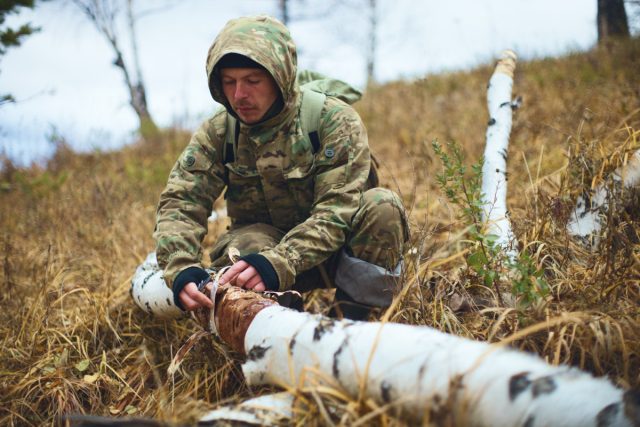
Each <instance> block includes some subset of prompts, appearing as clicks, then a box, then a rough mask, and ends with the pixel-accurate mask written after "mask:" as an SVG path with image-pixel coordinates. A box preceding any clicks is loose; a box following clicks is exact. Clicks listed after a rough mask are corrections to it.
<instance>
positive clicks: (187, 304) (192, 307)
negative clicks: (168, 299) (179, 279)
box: [178, 292, 200, 311]
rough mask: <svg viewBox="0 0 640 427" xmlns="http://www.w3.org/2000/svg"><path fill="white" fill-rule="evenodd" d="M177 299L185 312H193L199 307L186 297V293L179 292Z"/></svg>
mask: <svg viewBox="0 0 640 427" xmlns="http://www.w3.org/2000/svg"><path fill="white" fill-rule="evenodd" d="M178 298H179V299H180V302H181V303H182V306H183V307H184V309H185V310H187V311H193V310H195V309H196V308H198V307H199V306H200V305H199V304H198V303H197V302H195V301H194V300H193V299H192V298H191V297H190V296H189V295H187V293H186V292H180V295H179V296H178Z"/></svg>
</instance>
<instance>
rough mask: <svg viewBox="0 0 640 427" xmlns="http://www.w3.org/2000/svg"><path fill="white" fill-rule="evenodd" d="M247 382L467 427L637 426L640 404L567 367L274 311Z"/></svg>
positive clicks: (445, 339)
mask: <svg viewBox="0 0 640 427" xmlns="http://www.w3.org/2000/svg"><path fill="white" fill-rule="evenodd" d="M244 343H245V351H246V353H247V356H248V360H247V362H246V363H245V364H244V365H243V367H242V369H243V372H244V375H245V377H246V380H247V383H248V384H250V385H257V384H274V385H278V386H281V387H291V388H294V389H295V388H296V387H305V386H306V387H309V386H314V385H315V386H317V385H318V384H322V383H325V385H329V386H334V387H338V388H341V389H343V390H344V391H346V392H347V393H348V394H349V395H350V396H352V397H353V398H354V399H357V398H358V396H360V397H361V398H363V399H367V398H371V399H373V400H374V401H376V402H377V403H378V404H379V405H389V406H390V407H391V408H392V411H393V412H395V413H397V414H399V416H401V417H404V418H406V419H409V420H411V421H412V422H425V421H427V420H431V421H432V422H434V421H435V422H436V424H437V418H438V417H439V416H440V415H441V414H443V413H446V414H448V416H449V418H448V419H452V420H453V424H454V425H459V426H528V427H535V426H556V425H557V426H576V427H577V426H580V427H585V426H594V427H596V426H637V425H639V424H638V423H640V396H638V394H637V392H635V393H634V392H626V393H625V392H623V391H622V390H620V389H618V388H616V387H614V386H613V385H612V384H611V383H610V382H609V381H607V380H605V379H598V378H594V377H592V376H591V375H589V374H587V373H584V372H581V371H579V370H577V369H574V368H570V367H566V366H550V365H548V364H547V363H545V362H543V361H542V360H541V359H540V358H538V357H535V356H532V355H529V354H525V353H522V352H518V351H514V350H509V349H505V348H499V347H495V346H493V347H492V346H490V345H489V344H486V343H481V342H476V341H472V340H468V339H463V338H460V337H455V336H452V335H448V334H444V333H442V332H439V331H436V330H434V329H431V328H428V327H420V326H410V325H400V324H391V323H387V324H382V323H366V322H351V321H335V320H332V319H328V318H326V317H322V316H317V315H311V314H308V313H299V312H295V311H292V310H289V309H286V308H283V307H279V306H271V307H267V308H264V309H263V310H261V311H260V312H258V314H257V315H256V316H255V318H254V320H253V322H252V323H251V324H250V326H249V328H248V330H247V333H246V336H245V341H244Z"/></svg>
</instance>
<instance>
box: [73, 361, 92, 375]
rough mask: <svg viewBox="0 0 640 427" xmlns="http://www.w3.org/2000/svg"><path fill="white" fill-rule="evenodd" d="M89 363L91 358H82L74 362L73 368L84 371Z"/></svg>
mask: <svg viewBox="0 0 640 427" xmlns="http://www.w3.org/2000/svg"><path fill="white" fill-rule="evenodd" d="M90 364H91V360H89V359H84V360H81V361H80V362H78V363H76V365H75V368H76V369H77V370H78V371H79V372H84V371H86V370H87V368H88V367H89V365H90Z"/></svg>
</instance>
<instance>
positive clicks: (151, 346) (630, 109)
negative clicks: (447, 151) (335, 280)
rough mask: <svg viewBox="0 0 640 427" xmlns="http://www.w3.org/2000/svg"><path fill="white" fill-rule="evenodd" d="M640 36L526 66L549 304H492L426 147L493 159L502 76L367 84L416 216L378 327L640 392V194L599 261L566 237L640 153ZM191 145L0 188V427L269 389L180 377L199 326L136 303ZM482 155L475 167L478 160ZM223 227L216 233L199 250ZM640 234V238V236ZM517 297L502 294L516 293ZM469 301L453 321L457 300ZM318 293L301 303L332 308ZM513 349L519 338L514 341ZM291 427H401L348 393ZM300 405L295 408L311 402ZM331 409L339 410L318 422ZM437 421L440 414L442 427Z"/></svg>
mask: <svg viewBox="0 0 640 427" xmlns="http://www.w3.org/2000/svg"><path fill="white" fill-rule="evenodd" d="M638 69H640V41H639V40H634V41H632V42H630V43H628V44H625V45H619V46H612V47H611V48H610V50H609V51H608V52H607V51H601V50H595V51H593V52H589V53H586V54H579V55H577V54H576V55H572V56H569V57H567V58H563V59H559V60H556V59H548V60H541V61H535V62H531V63H524V64H520V66H519V69H518V70H517V72H516V73H517V77H516V81H515V85H514V92H515V94H518V95H522V96H523V97H524V106H523V108H522V109H521V110H520V111H518V112H517V113H516V115H515V117H514V127H513V132H512V138H511V141H512V143H511V147H510V154H509V156H510V161H509V178H510V180H509V185H510V188H509V200H508V203H509V206H510V209H511V212H512V220H513V224H514V228H515V232H516V234H517V236H518V238H519V240H520V242H521V243H522V244H523V245H524V246H526V248H527V250H528V252H529V253H530V254H531V256H532V258H533V260H534V262H535V263H536V264H537V265H538V266H540V267H543V268H544V271H545V278H546V280H547V282H548V284H549V286H550V289H551V292H550V295H549V296H548V297H547V298H546V299H545V300H542V301H539V302H538V303H536V304H533V305H530V306H528V307H523V306H522V305H519V304H518V303H517V301H515V300H514V299H509V300H508V301H507V302H506V303H505V304H504V305H502V306H498V305H497V304H495V303H494V302H493V301H495V298H494V296H493V294H492V291H491V290H490V289H487V288H485V287H484V286H482V285H481V284H480V283H479V280H478V278H477V277H475V275H474V274H473V273H472V272H470V271H469V269H467V268H466V264H465V260H464V252H463V251H464V249H465V247H467V246H466V245H467V244H466V243H465V242H464V239H463V236H464V233H463V232H464V228H465V224H462V223H460V221H459V220H458V213H457V211H456V208H455V207H453V206H450V205H448V204H447V203H446V201H445V200H444V197H443V196H442V194H441V192H440V191H439V190H438V188H437V185H436V181H435V179H434V176H435V173H436V172H438V171H439V170H440V168H441V165H440V163H439V161H438V159H435V158H434V153H433V150H432V149H431V146H430V142H431V141H432V140H433V139H438V140H440V141H452V140H453V141H456V142H457V143H458V144H459V145H460V146H461V147H462V149H463V151H464V152H465V153H466V155H467V157H468V159H472V160H474V161H475V160H477V159H478V158H479V157H480V155H481V154H482V151H483V149H484V133H485V129H486V122H487V120H488V117H487V113H486V105H485V96H486V83H487V81H488V79H489V77H490V75H491V71H492V70H491V67H488V66H487V67H482V68H480V69H478V70H475V71H473V72H469V73H456V74H450V75H441V76H428V77H427V78H425V79H423V80H419V81H416V82H410V83H409V82H399V83H392V84H388V85H385V86H381V87H376V88H372V89H371V90H370V91H369V93H368V95H367V96H366V99H365V100H363V101H362V102H360V103H359V104H358V105H357V108H358V109H359V111H360V112H361V114H362V116H363V118H364V120H365V121H366V123H367V124H368V128H369V135H370V141H371V145H372V147H373V149H374V151H375V153H376V154H377V156H378V158H379V159H383V173H382V175H383V182H385V183H386V184H387V185H388V186H390V187H391V188H394V189H397V190H398V191H399V192H400V193H401V194H402V196H403V198H404V200H405V202H406V204H407V206H408V207H409V208H410V210H411V220H412V227H413V231H414V245H413V246H414V247H415V248H416V249H415V250H414V251H412V252H410V253H409V254H408V256H407V261H408V262H407V265H408V272H407V278H406V289H405V292H404V293H403V294H402V297H401V300H400V303H399V304H398V305H397V307H396V308H395V309H394V310H393V311H392V312H388V313H387V317H388V318H389V319H390V320H392V321H398V322H403V323H410V324H419V325H430V326H433V327H436V328H438V329H440V330H443V331H446V332H450V333H454V334H457V335H462V336H467V337H473V338H477V339H481V340H488V341H491V342H497V341H501V340H505V339H511V340H512V341H513V343H512V344H513V345H515V346H517V347H519V348H523V349H526V350H530V351H533V352H536V353H538V354H540V355H541V356H542V357H544V358H545V359H547V360H548V361H549V362H551V363H570V364H572V365H576V366H580V367H581V368H583V369H586V370H588V371H591V372H593V373H594V374H596V375H607V376H609V377H610V378H611V379H612V380H613V381H614V382H616V383H617V384H619V385H621V386H623V387H639V386H640V374H639V373H640V246H639V245H638V241H637V239H636V238H634V233H629V231H634V232H637V230H638V228H639V227H638V212H639V210H640V209H639V208H638V206H639V205H640V204H639V203H638V195H637V193H636V194H632V195H629V198H628V202H629V205H628V208H627V209H626V210H621V213H620V214H619V215H616V216H615V218H611V220H610V221H609V223H608V226H607V228H606V230H605V233H604V236H603V241H602V244H601V246H600V248H599V250H598V251H597V252H595V253H592V252H590V251H588V250H586V249H584V248H583V247H582V246H580V245H578V244H577V243H576V242H573V241H572V240H571V239H570V238H569V237H568V236H567V233H566V231H565V224H566V220H567V216H568V213H569V212H570V211H571V209H572V205H573V203H574V201H575V198H576V197H577V195H578V194H579V193H580V192H581V191H582V189H583V188H585V187H589V186H592V185H596V184H597V183H598V182H601V181H602V179H603V178H604V177H605V176H606V174H607V173H608V172H610V171H611V170H613V169H615V168H616V167H617V166H619V165H620V164H621V162H622V161H623V159H624V156H625V155H626V154H628V153H629V152H631V151H632V150H635V149H638V148H640V135H639V133H638V129H640V112H639V111H638V109H639V108H640V75H638V73H637V70H638ZM187 140H188V135H186V134H185V133H184V132H177V131H176V132H167V133H165V134H163V136H162V137H161V138H159V139H158V140H157V141H152V142H147V143H145V144H142V143H141V144H137V145H135V146H132V147H128V148H126V149H124V150H122V151H119V152H115V153H108V154H104V153H102V154H97V153H96V154H86V155H79V154H76V153H73V152H71V151H70V150H68V149H66V148H65V147H64V146H61V147H60V149H59V150H58V152H57V154H56V156H55V158H53V159H52V160H51V161H50V162H49V164H48V165H47V167H46V168H45V169H41V168H37V167H33V168H29V169H20V170H16V169H13V168H12V167H11V166H10V165H9V164H7V166H6V167H5V169H4V171H3V172H2V175H1V176H0V233H1V234H0V254H1V256H0V281H2V290H3V291H2V295H1V299H2V308H3V309H2V311H1V312H0V331H1V334H0V337H2V338H1V339H2V342H1V348H2V350H1V352H2V353H1V357H0V424H1V425H42V424H49V423H57V422H59V420H60V419H61V417H62V415H64V414H69V413H91V414H97V415H105V416H113V415H117V416H122V415H125V414H135V415H144V416H149V417H155V418H159V419H162V420H165V421H167V422H178V421H179V422H180V423H189V422H191V421H193V420H195V419H196V418H197V415H198V414H199V413H200V412H201V411H202V410H203V409H205V408H207V407H209V406H211V405H210V404H209V403H207V402H210V403H211V404H217V403H219V402H225V401H234V400H238V399H242V398H245V397H247V396H251V395H255V394H257V393H260V392H261V391H262V390H249V389H248V388H247V387H246V385H245V384H244V383H243V381H242V377H241V373H240V370H239V360H238V358H237V357H234V356H233V355H232V354H230V353H228V351H226V350H224V348H223V347H222V346H221V345H220V344H218V343H216V342H210V341H206V340H205V341H203V342H202V343H201V344H199V345H197V346H196V347H195V349H194V350H193V351H192V352H190V353H189V355H188V356H187V358H186V360H185V361H184V363H183V364H182V366H181V367H180V369H179V371H178V372H177V373H176V374H175V375H174V376H173V377H168V375H167V373H166V368H167V367H168V365H169V363H170V361H171V359H172V357H173V355H174V354H175V352H176V351H177V349H178V348H179V347H180V345H181V344H182V343H183V342H184V341H185V340H186V339H187V337H188V336H189V335H191V333H193V332H194V330H195V326H194V324H193V323H192V322H191V321H167V322H164V321H159V320H155V319H152V318H150V317H148V316H147V315H145V314H144V313H142V312H141V311H140V310H137V309H136V308H135V307H134V306H133V304H132V303H131V301H130V300H129V294H128V291H129V280H130V276H131V275H132V273H133V271H134V269H135V267H136V266H137V265H138V264H139V263H140V262H141V261H142V260H143V259H144V257H145V256H146V254H147V253H148V252H149V251H151V250H152V249H153V247H154V243H153V241H152V239H151V232H152V230H153V225H154V219H155V218H154V210H155V204H156V202H157V197H158V195H159V193H160V191H161V189H162V187H163V184H164V181H165V179H166V176H167V175H168V171H169V169H170V167H171V165H172V163H173V161H174V159H175V158H176V157H177V155H178V153H179V151H180V150H181V147H182V146H184V144H185V143H186V141H187ZM470 161H471V160H470ZM222 229H223V227H222V226H220V225H218V224H214V225H212V228H211V230H210V235H209V236H208V237H207V242H208V243H211V242H212V241H213V239H214V238H215V236H216V235H217V234H218V233H219V232H220V231H221V230H222ZM636 237H637V236H636ZM509 289H510V288H509V287H508V284H504V289H503V293H505V294H509ZM460 296H462V298H464V299H467V300H471V301H475V302H477V303H478V307H477V308H476V309H471V310H465V311H455V310H454V308H455V307H454V304H453V303H452V298H459V297H460ZM323 304H324V299H323V298H322V295H313V296H312V297H311V298H310V299H309V301H308V306H309V307H313V309H314V310H322V309H323V308H324V306H323ZM510 337H511V338H510ZM300 401H301V402H302V403H303V404H304V405H303V407H304V408H305V409H304V411H302V412H301V413H300V415H299V417H298V419H297V422H298V424H303V423H310V424H326V423H327V422H326V414H327V413H331V414H333V415H332V416H333V421H334V422H336V423H340V422H341V421H342V423H344V424H349V425H351V424H358V423H361V424H363V425H364V424H371V423H374V424H380V425H401V424H402V423H401V422H400V421H399V420H397V419H395V418H393V416H392V415H391V414H390V412H389V411H388V410H387V409H388V408H378V407H376V406H375V404H374V403H373V402H370V401H350V400H349V399H348V398H345V397H344V396H343V395H342V394H340V393H339V391H337V390H333V391H332V390H327V389H320V390H315V391H314V390H307V391H306V392H305V393H304V394H302V395H301V399H300ZM302 403H301V404H302ZM327 411H329V412H327ZM445 418H446V417H445Z"/></svg>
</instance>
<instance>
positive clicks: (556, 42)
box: [0, 0, 597, 164]
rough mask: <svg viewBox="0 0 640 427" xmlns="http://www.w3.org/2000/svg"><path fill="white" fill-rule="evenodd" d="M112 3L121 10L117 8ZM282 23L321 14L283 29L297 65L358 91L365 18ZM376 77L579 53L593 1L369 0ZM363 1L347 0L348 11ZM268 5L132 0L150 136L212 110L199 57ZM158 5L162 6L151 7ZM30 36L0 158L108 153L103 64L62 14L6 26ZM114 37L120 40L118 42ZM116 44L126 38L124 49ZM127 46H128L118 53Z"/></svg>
mask: <svg viewBox="0 0 640 427" xmlns="http://www.w3.org/2000/svg"><path fill="white" fill-rule="evenodd" d="M120 1H122V3H123V5H124V4H125V0H120ZM290 1H291V2H292V3H293V5H292V6H293V7H292V11H291V15H292V17H293V18H296V17H297V16H300V15H304V14H306V15H309V14H310V15H313V14H314V13H321V14H322V15H323V17H322V18H320V19H318V18H316V19H303V20H298V21H294V22H292V23H291V25H290V28H291V31H292V34H293V37H294V39H295V40H296V42H297V45H298V48H299V51H300V53H299V66H300V67H301V68H311V69H315V70H317V71H320V72H323V73H325V74H328V75H331V76H335V77H338V78H341V79H343V80H346V81H348V82H350V83H352V84H354V85H357V86H361V85H363V84H364V82H365V53H366V49H365V48H366V37H365V36H366V31H367V27H366V23H367V21H366V14H365V13H364V12H363V10H359V9H357V8H355V7H353V6H351V7H345V6H340V7H339V9H337V10H336V11H335V12H333V13H325V12H326V11H324V6H323V5H325V4H328V3H331V2H330V1H329V0H290ZM378 1H379V3H380V7H379V11H378V15H379V31H378V40H379V44H378V55H377V58H376V59H377V78H378V80H380V81H382V82H384V81H389V80H394V79H400V78H409V79H410V78H414V77H417V76H424V75H425V74H428V73H438V72H442V71H446V70H458V69H465V68H470V67H473V66H474V65H477V64H479V63H486V62H488V61H491V60H493V58H495V57H496V56H497V55H498V54H499V52H500V51H501V50H502V49H504V48H513V49H515V50H516V51H517V52H518V54H519V55H520V57H521V58H525V59H526V58H533V57H540V56H556V55H561V54H563V53H566V52H569V51H574V50H585V49H589V48H590V47H592V46H593V45H594V43H595V41H596V36H597V34H596V23H595V19H596V0H449V1H441V0H378ZM358 2H360V3H363V4H364V3H368V2H366V1H364V0H350V3H352V4H357V3H358ZM276 3H277V1H276V0H236V1H223V0H183V1H168V0H137V1H136V2H135V5H136V10H137V11H138V12H142V11H146V10H149V9H154V8H159V9H161V10H159V11H156V12H155V13H152V14H147V15H145V16H144V17H142V18H141V19H140V20H139V22H138V29H137V30H138V37H139V47H140V57H141V62H142V69H143V74H144V78H145V81H146V84H147V96H148V101H149V103H150V109H151V113H152V115H153V117H154V119H155V120H156V122H158V123H159V124H160V125H161V126H169V125H172V124H175V123H178V124H181V125H184V126H187V127H188V128H190V129H191V128H193V127H194V126H196V125H197V123H199V122H200V121H201V120H203V119H204V118H205V117H206V116H207V115H209V114H211V113H212V112H213V111H214V110H215V108H216V105H215V104H214V102H213V101H212V100H211V98H210V97H209V93H208V90H207V85H206V76H205V71H204V62H205V56H206V53H207V49H208V47H209V45H210V44H211V42H212V41H213V39H214V37H215V35H216V34H217V33H218V31H219V30H220V29H221V28H222V26H223V25H224V24H225V22H226V21H227V20H229V19H231V18H234V17H237V16H241V15H249V14H258V13H268V14H272V15H275V14H276V13H277V12H276V8H275V5H276ZM163 5H166V6H167V7H166V8H165V7H160V6H163ZM27 21H30V22H31V23H32V24H34V25H36V26H40V27H41V28H42V31H41V32H40V33H38V34H35V35H33V36H31V37H29V38H28V39H26V41H25V43H24V44H23V46H21V47H19V48H15V49H11V50H9V51H8V53H7V54H6V55H5V56H4V58H2V60H1V62H0V93H6V92H10V93H12V94H13V95H14V97H15V98H16V99H17V100H18V101H19V102H18V103H16V104H12V105H4V106H2V107H0V151H4V152H5V153H7V154H8V155H9V156H10V157H12V158H13V159H14V160H16V161H18V162H19V163H22V164H24V163H26V162H30V161H33V160H38V159H42V158H45V157H46V156H47V155H49V154H50V152H51V150H52V147H53V145H52V144H51V143H50V142H49V140H48V139H49V138H50V136H51V135H52V134H54V133H56V134H58V135H61V136H62V137H64V138H65V139H66V140H67V141H68V142H69V143H70V144H71V145H72V146H73V147H74V148H77V149H79V150H91V149H96V148H98V149H111V148H115V147H118V146H121V145H122V144H123V143H126V142H129V141H131V140H132V139H133V134H134V132H135V128H136V125H137V118H136V116H135V115H134V113H133V111H132V110H131V108H130V107H129V105H128V96H127V92H126V90H125V86H124V84H123V79H122V75H121V72H120V70H119V69H117V68H116V67H114V66H113V65H112V61H113V59H114V55H113V53H112V51H111V50H110V47H109V46H108V44H107V43H106V42H105V40H104V39H103V38H102V37H101V36H100V35H99V34H98V33H97V32H96V31H95V30H94V28H93V27H92V26H91V25H90V24H89V23H88V22H87V21H86V19H85V18H84V17H83V16H81V15H80V14H79V13H78V12H77V11H76V10H75V9H74V8H73V7H72V6H71V5H68V4H66V3H65V2H62V1H50V2H46V3H42V4H40V3H38V7H37V8H36V9H35V10H34V11H29V10H25V11H23V12H22V13H20V15H18V16H12V17H11V18H10V19H9V20H8V23H9V24H21V23H23V22H27ZM125 34H126V32H125ZM125 42H126V40H125ZM127 46H128V45H127Z"/></svg>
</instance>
